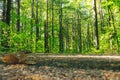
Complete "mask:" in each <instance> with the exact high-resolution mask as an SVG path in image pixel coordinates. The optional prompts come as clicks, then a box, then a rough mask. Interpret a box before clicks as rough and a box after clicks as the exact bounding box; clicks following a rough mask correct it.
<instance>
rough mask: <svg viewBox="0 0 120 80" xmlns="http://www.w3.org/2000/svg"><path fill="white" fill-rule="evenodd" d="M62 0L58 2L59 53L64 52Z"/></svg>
mask: <svg viewBox="0 0 120 80" xmlns="http://www.w3.org/2000/svg"><path fill="white" fill-rule="evenodd" d="M62 11H63V10H62V0H60V9H59V52H60V53H63V51H64V40H63V33H64V32H63V25H62Z"/></svg>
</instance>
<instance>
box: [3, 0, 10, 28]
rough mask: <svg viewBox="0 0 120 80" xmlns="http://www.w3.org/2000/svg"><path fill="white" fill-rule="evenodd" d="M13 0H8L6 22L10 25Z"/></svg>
mask: <svg viewBox="0 0 120 80" xmlns="http://www.w3.org/2000/svg"><path fill="white" fill-rule="evenodd" d="M11 2H12V0H7V10H6V21H5V22H6V24H7V25H9V26H10V11H11Z"/></svg>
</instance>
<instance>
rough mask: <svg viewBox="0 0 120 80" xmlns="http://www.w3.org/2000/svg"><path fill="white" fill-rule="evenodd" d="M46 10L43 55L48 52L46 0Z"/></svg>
mask: <svg viewBox="0 0 120 80" xmlns="http://www.w3.org/2000/svg"><path fill="white" fill-rule="evenodd" d="M46 3H47V9H46V21H45V22H44V49H45V53H48V52H49V45H48V36H49V35H48V0H46Z"/></svg>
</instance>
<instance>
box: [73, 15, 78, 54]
mask: <svg viewBox="0 0 120 80" xmlns="http://www.w3.org/2000/svg"><path fill="white" fill-rule="evenodd" d="M74 18H75V16H74V15H72V49H73V53H74V52H77V51H76V48H75V46H76V45H75V35H76V34H75V32H76V31H75V30H76V28H75V19H74Z"/></svg>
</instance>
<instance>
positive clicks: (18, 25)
mask: <svg viewBox="0 0 120 80" xmlns="http://www.w3.org/2000/svg"><path fill="white" fill-rule="evenodd" d="M17 16H18V18H17V32H19V31H20V0H17Z"/></svg>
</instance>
